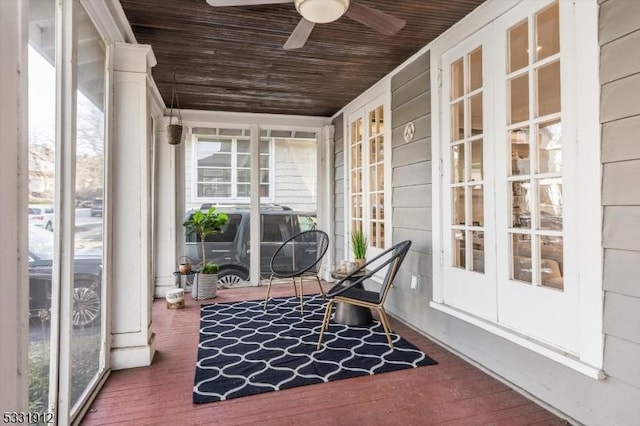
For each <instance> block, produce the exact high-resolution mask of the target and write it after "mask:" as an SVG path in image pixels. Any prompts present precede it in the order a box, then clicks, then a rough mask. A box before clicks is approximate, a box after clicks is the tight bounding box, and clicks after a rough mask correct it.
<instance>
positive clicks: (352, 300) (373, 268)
mask: <svg viewBox="0 0 640 426" xmlns="http://www.w3.org/2000/svg"><path fill="white" fill-rule="evenodd" d="M410 247H411V241H409V240H406V241H402V242H401V243H398V244H396V245H394V246H393V247H391V248H389V249H387V250H385V251H384V252H382V253H381V254H380V255H378V256H376V257H375V258H373V259H371V260H370V261H368V262H367V263H366V264H364V265H363V266H361V267H360V268H358V269H356V270H355V271H353V272H351V273H350V274H349V275H347V276H346V277H344V278H343V279H341V280H340V281H338V282H337V283H336V285H334V286H333V287H332V288H331V290H329V291H328V292H327V298H328V299H329V301H328V302H327V309H326V310H325V312H324V319H323V320H322V328H321V329H320V338H319V339H318V349H320V346H321V345H322V337H323V335H324V331H325V330H326V328H327V327H328V326H329V319H330V317H331V308H332V307H333V305H334V304H335V303H336V302H342V303H349V304H352V305H356V306H360V307H363V308H369V309H375V310H376V311H378V316H379V318H380V322H381V323H382V327H383V328H384V332H385V334H386V335H387V340H388V341H389V346H390V347H391V348H393V343H392V342H391V335H390V334H389V333H390V329H389V320H388V319H387V314H386V312H385V310H384V302H385V300H386V299H387V294H388V293H389V289H390V288H391V285H392V284H393V280H394V278H395V277H396V274H397V273H398V270H399V269H400V265H401V264H402V261H403V260H404V258H405V256H406V255H407V252H408V251H409V248H410ZM385 268H388V269H387V273H386V275H385V277H384V281H383V282H382V285H381V287H380V291H370V290H365V289H364V287H363V283H364V281H365V280H367V279H369V278H371V277H372V276H373V275H374V274H376V273H377V272H379V271H381V270H383V269H385Z"/></svg>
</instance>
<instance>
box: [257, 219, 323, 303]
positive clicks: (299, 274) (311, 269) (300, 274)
mask: <svg viewBox="0 0 640 426" xmlns="http://www.w3.org/2000/svg"><path fill="white" fill-rule="evenodd" d="M305 234H319V235H321V236H322V237H323V240H324V244H323V245H322V246H321V247H317V249H318V252H316V260H315V262H313V263H311V264H310V265H307V266H306V267H305V268H304V269H301V270H298V271H293V272H291V273H281V272H277V271H275V270H274V265H273V262H274V259H276V258H277V256H278V254H279V253H280V252H281V251H282V250H284V248H285V247H287V244H289V243H290V242H291V241H293V244H294V247H295V244H296V243H295V241H296V239H298V238H299V237H300V236H302V235H305ZM328 248H329V236H328V235H327V233H326V232H324V231H321V230H319V229H309V230H307V231H302V232H299V233H297V234H295V235H293V236H291V237H290V238H289V239H287V240H286V241H285V242H283V243H282V245H281V246H280V247H278V249H277V250H276V251H275V253H273V256H271V260H270V261H269V268H270V269H271V276H270V277H269V287H268V288H267V296H266V297H265V299H264V309H267V302H268V301H269V294H271V283H272V282H273V279H274V278H291V279H292V281H293V290H294V292H295V295H296V297H298V288H297V285H296V278H300V313H304V291H303V289H302V280H303V279H304V278H305V277H311V278H315V279H316V281H317V282H318V287H320V292H321V293H322V296H323V297H325V294H324V289H323V288H322V283H321V282H320V277H318V270H319V267H320V264H321V262H322V259H323V258H324V255H325V254H326V252H327V249H328ZM291 252H292V264H293V265H295V248H294V249H293V250H292V251H291Z"/></svg>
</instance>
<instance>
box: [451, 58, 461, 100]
mask: <svg viewBox="0 0 640 426" xmlns="http://www.w3.org/2000/svg"><path fill="white" fill-rule="evenodd" d="M463 69H464V68H463V61H462V59H460V60H458V61H456V62H454V63H453V64H451V99H457V98H459V97H460V96H462V95H463V94H464V73H463Z"/></svg>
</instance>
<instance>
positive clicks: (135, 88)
mask: <svg viewBox="0 0 640 426" xmlns="http://www.w3.org/2000/svg"><path fill="white" fill-rule="evenodd" d="M155 64H156V60H155V57H154V55H153V52H152V50H151V47H150V46H147V45H133V44H125V43H116V44H115V52H114V76H113V113H114V116H113V139H112V162H111V164H110V166H111V176H112V182H113V186H112V191H111V193H110V194H109V196H110V198H109V199H110V205H111V222H110V223H109V225H110V229H111V232H112V235H111V236H112V240H111V250H112V281H111V283H109V285H110V287H111V290H112V305H111V312H112V315H111V319H112V320H111V333H112V336H113V343H112V346H111V368H112V369H114V370H117V369H122V368H131V367H140V366H145V365H149V364H151V360H152V359H153V355H154V353H155V334H154V333H153V331H152V329H151V301H152V296H153V294H152V288H153V282H152V280H153V277H152V276H151V274H150V273H149V268H148V267H147V265H148V263H149V262H150V260H151V253H152V250H151V229H150V225H149V224H150V223H151V220H150V218H149V212H150V211H151V209H150V208H149V203H150V202H151V194H149V193H148V191H149V188H150V185H149V182H148V180H149V179H150V176H151V173H150V170H151V169H150V168H151V167H152V165H151V164H150V161H149V155H148V146H147V145H148V143H149V139H150V138H149V137H148V136H149V134H148V132H150V131H151V129H149V116H150V115H151V109H150V105H149V98H148V91H147V78H148V75H149V74H150V70H151V67H153V66H154V65H155Z"/></svg>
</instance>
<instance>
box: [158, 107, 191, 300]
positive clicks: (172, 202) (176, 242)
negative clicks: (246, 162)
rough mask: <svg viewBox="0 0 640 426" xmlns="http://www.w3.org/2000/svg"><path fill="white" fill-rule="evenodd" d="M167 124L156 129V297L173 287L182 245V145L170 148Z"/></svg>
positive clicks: (163, 121)
mask: <svg viewBox="0 0 640 426" xmlns="http://www.w3.org/2000/svg"><path fill="white" fill-rule="evenodd" d="M168 124H169V118H168V117H163V118H162V119H159V120H158V121H157V130H156V140H157V142H156V166H157V168H156V188H157V191H156V196H155V201H156V207H155V211H156V215H155V227H156V250H155V252H156V261H155V265H156V271H155V291H154V294H155V297H164V296H165V294H166V292H167V290H170V289H173V288H175V284H176V276H175V275H173V273H174V272H175V271H176V270H177V261H178V258H179V257H180V255H181V254H182V251H183V249H182V247H183V246H184V237H183V234H184V233H183V229H182V222H183V219H184V211H185V210H184V195H183V192H184V172H183V169H184V160H183V158H184V143H181V144H180V145H169V143H168V142H167V140H168V138H167V132H166V130H165V128H166V126H167V125H168ZM178 278H179V277H178Z"/></svg>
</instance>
